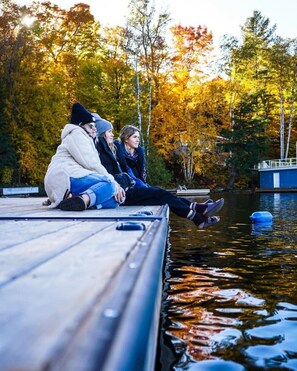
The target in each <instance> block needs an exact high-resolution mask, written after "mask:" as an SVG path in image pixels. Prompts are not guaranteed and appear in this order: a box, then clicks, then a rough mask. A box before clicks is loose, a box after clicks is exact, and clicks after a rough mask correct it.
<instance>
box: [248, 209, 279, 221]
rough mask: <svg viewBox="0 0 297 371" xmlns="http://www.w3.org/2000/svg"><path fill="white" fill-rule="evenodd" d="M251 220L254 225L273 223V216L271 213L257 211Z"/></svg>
mask: <svg viewBox="0 0 297 371" xmlns="http://www.w3.org/2000/svg"><path fill="white" fill-rule="evenodd" d="M250 218H251V220H252V223H271V222H272V218H273V216H272V214H271V213H270V212H269V211H255V212H254V213H253V214H252V215H251V216H250Z"/></svg>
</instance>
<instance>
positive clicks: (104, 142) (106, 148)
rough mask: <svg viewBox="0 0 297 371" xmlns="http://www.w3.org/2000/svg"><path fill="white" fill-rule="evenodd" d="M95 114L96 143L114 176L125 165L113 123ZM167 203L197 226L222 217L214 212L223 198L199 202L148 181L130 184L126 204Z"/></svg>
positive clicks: (204, 226)
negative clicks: (118, 148) (142, 184)
mask: <svg viewBox="0 0 297 371" xmlns="http://www.w3.org/2000/svg"><path fill="white" fill-rule="evenodd" d="M93 116H94V117H95V120H96V127H97V135H98V140H97V142H96V147H97V150H98V153H99V157H100V159H101V163H102V165H103V166H105V167H106V169H107V171H108V172H110V173H111V174H112V175H114V176H115V175H116V174H119V173H121V172H122V169H121V167H120V164H119V163H118V160H117V147H116V146H115V145H114V140H113V138H114V135H113V126H112V124H111V123H110V122H109V121H107V120H104V119H102V118H101V117H100V116H99V115H98V114H96V113H93ZM127 170H128V169H127ZM143 180H144V179H143ZM143 183H144V182H143ZM145 184H146V183H145ZM165 204H167V205H168V206H169V208H170V210H172V212H174V213H175V214H176V215H178V216H180V217H184V218H187V219H189V220H191V221H193V222H194V224H195V225H196V226H197V227H198V228H207V227H210V226H212V225H214V224H216V223H218V222H219V221H220V217H219V216H215V215H214V214H215V213H217V212H218V211H219V210H220V209H221V208H222V206H223V204H224V199H220V200H218V201H216V202H212V203H205V204H198V203H196V202H190V201H189V200H187V199H183V198H181V197H176V196H175V195H173V194H172V193H170V192H169V191H166V190H165V189H163V188H160V187H152V186H149V185H147V184H146V186H141V185H140V184H139V183H138V184H137V183H136V184H135V185H134V187H130V188H128V189H127V191H126V199H125V202H124V205H165Z"/></svg>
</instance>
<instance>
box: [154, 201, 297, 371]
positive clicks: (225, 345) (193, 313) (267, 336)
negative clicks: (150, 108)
mask: <svg viewBox="0 0 297 371" xmlns="http://www.w3.org/2000/svg"><path fill="white" fill-rule="evenodd" d="M224 197H225V200H226V205H225V207H224V209H223V211H222V213H221V220H222V221H221V223H219V224H218V225H217V226H216V227H215V228H212V229H207V230H196V229H195V228H194V227H193V226H191V225H189V223H187V221H183V220H181V219H180V218H176V217H174V215H170V220H171V228H172V230H171V232H170V244H171V246H169V249H168V256H167V259H166V271H165V275H166V277H165V283H164V302H163V316H162V330H161V350H160V363H159V365H158V367H157V368H158V369H159V370H162V371H165V370H166V371H167V370H194V369H197V370H198V369H199V370H204V369H205V370H206V369H208V368H207V367H209V369H214V368H211V367H214V364H217V368H216V369H218V370H221V369H224V368H221V367H225V366H226V364H225V363H224V362H231V363H232V367H235V368H234V369H237V367H240V368H238V369H246V370H252V369H257V370H260V369H269V368H271V369H282V370H283V369H287V370H297V341H296V340H295V339H294V334H295V338H296V333H297V332H296V331H297V296H296V294H297V292H296V291H297V287H296V278H297V269H296V268H297V238H296V232H297V227H296V221H297V195H296V194H260V195H224ZM258 210H263V211H264V210H266V211H269V212H270V213H271V214H272V215H273V223H272V224H271V225H270V226H267V227H269V228H259V229H257V228H255V226H253V225H252V223H251V221H250V219H249V216H250V215H251V214H252V212H254V211H258ZM216 362H217V363H216ZM222 362H223V364H224V365H225V366H224V365H223V364H221V363H222ZM231 363H230V364H229V366H230V367H231ZM219 365H220V366H219ZM198 366H199V367H198ZM229 366H228V367H229ZM226 369H228V368H226ZM229 369H230V370H231V369H232V368H229Z"/></svg>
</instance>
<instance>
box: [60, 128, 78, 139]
mask: <svg viewBox="0 0 297 371" xmlns="http://www.w3.org/2000/svg"><path fill="white" fill-rule="evenodd" d="M74 130H83V129H82V128H81V127H80V126H78V125H73V124H67V125H65V126H64V129H63V130H62V133H61V139H62V140H63V139H65V138H66V137H67V135H68V134H70V133H72V132H73V131H74Z"/></svg>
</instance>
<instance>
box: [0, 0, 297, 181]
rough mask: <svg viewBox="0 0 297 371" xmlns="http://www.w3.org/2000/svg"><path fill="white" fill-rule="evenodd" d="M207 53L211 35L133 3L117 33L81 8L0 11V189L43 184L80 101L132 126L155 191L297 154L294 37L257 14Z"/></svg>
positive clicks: (242, 173)
mask: <svg viewBox="0 0 297 371" xmlns="http://www.w3.org/2000/svg"><path fill="white" fill-rule="evenodd" d="M241 29H242V37H241V38H240V39H239V40H237V39H235V38H233V37H230V36H226V37H225V38H224V40H223V42H222V45H221V53H220V58H217V57H215V55H214V51H213V40H212V34H211V32H210V31H209V30H208V29H207V28H205V27H202V26H200V25H194V26H192V27H183V26H182V25H175V26H170V14H168V13H167V12H162V11H157V10H156V9H155V8H154V7H153V6H152V4H151V1H150V0H131V2H130V5H129V16H128V19H127V26H126V27H113V28H108V27H102V26H101V25H100V22H98V21H95V19H94V16H93V15H92V14H91V12H90V8H89V6H88V5H86V4H83V3H79V4H76V5H75V6H73V7H72V8H70V10H68V11H67V10H63V9H60V8H59V7H58V6H56V5H53V4H52V3H50V2H34V3H33V4H32V5H31V6H30V7H26V6H19V5H17V4H15V3H14V2H13V1H12V0H2V2H1V5H0V50H1V53H0V130H1V131H0V183H1V184H10V185H12V184H15V185H16V184H29V185H32V184H36V183H38V184H42V182H43V177H44V174H45V172H46V168H47V165H48V163H49V161H50V158H51V156H52V155H53V154H54V152H55V149H56V147H57V145H58V144H59V142H60V133H61V129H62V128H63V127H64V125H65V124H66V123H67V122H68V121H69V113H70V109H71V106H72V104H73V103H74V102H75V101H79V102H80V103H82V104H83V105H85V106H86V107H87V108H88V109H89V110H90V111H92V112H97V113H99V114H100V115H101V116H102V117H104V118H106V119H108V120H110V121H111V122H112V123H113V124H114V129H115V133H118V132H119V130H120V128H121V127H122V126H123V125H125V124H135V125H137V126H139V127H140V128H141V131H142V134H143V139H144V145H145V148H146V152H147V158H148V164H149V178H150V179H149V180H150V182H151V183H152V184H159V185H168V184H169V183H170V182H171V184H172V185H177V184H187V185H193V184H195V185H199V186H207V187H212V186H219V187H223V188H232V187H234V186H237V187H245V186H246V184H247V183H248V182H249V180H250V179H251V174H252V170H251V169H252V168H253V167H254V165H255V164H257V163H258V162H259V161H261V160H262V159H266V158H286V157H295V148H296V147H295V143H296V141H297V130H296V117H295V114H294V105H295V102H296V82H297V42H296V39H293V40H292V39H282V38H280V37H279V36H277V34H276V27H275V26H271V25H270V21H269V19H268V18H265V17H264V16H263V15H262V14H261V13H260V12H258V11H255V12H254V13H253V14H252V16H251V17H249V18H247V20H246V22H245V24H244V25H243V26H242V28H241Z"/></svg>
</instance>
